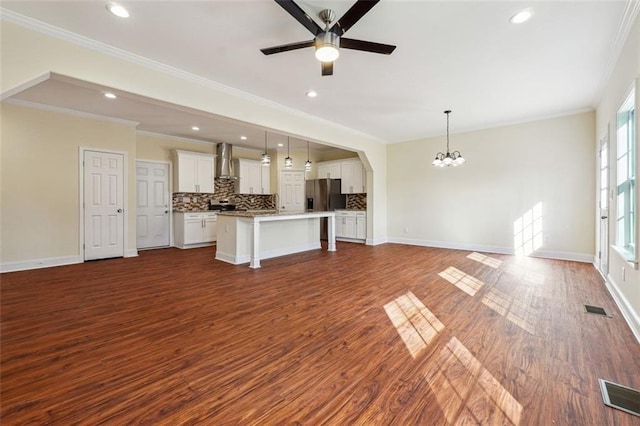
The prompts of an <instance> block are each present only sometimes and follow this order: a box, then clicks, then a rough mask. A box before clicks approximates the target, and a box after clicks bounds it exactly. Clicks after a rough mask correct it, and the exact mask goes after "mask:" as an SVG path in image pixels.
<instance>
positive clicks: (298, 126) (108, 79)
mask: <svg viewBox="0 0 640 426" xmlns="http://www.w3.org/2000/svg"><path fill="white" fill-rule="evenodd" d="M0 42H1V43H2V46H1V47H2V49H1V52H2V60H1V61H0V67H1V69H0V72H1V73H2V80H1V81H0V84H1V93H2V94H7V93H11V92H12V91H15V90H17V89H19V88H20V87H21V86H24V85H28V84H29V83H30V82H32V81H34V80H36V79H38V78H41V77H42V76H43V75H46V74H47V73H50V72H54V73H58V74H61V75H64V76H69V77H72V78H76V79H79V80H83V81H88V82H92V83H96V84H101V85H105V86H108V87H113V88H114V89H116V90H123V91H127V92H130V93H133V94H138V95H141V96H147V97H150V98H153V99H158V100H160V101H165V102H170V103H174V104H177V105H183V106H187V107H190V108H194V109H196V110H201V111H205V112H209V113H213V114H218V115H221V116H224V117H228V118H231V119H236V120H240V121H250V122H251V123H253V124H255V125H257V126H261V127H264V128H268V129H271V130H272V131H274V132H278V133H281V134H286V135H291V136H292V137H296V138H298V139H303V140H313V141H318V142H320V143H326V144H328V145H331V146H335V147H339V148H344V149H347V150H352V151H357V152H360V153H361V154H362V155H361V157H364V159H365V163H366V164H367V166H368V167H370V168H371V169H372V170H373V171H374V173H371V174H370V175H368V180H369V181H368V182H367V188H369V190H370V191H371V192H372V193H375V197H373V194H370V200H369V202H368V204H367V208H368V212H369V219H370V220H369V221H368V226H370V229H369V235H370V236H371V237H372V241H374V242H383V241H385V240H386V202H387V199H386V192H385V191H386V181H385V177H386V146H385V145H384V143H383V142H382V141H381V140H380V139H377V138H375V137H373V136H367V135H364V134H362V133H360V132H356V131H353V130H351V129H348V128H346V127H344V126H340V125H331V124H329V123H327V122H326V121H325V120H318V119H316V118H314V117H312V116H310V115H305V114H300V113H294V112H291V111H290V110H286V109H278V108H273V104H272V103H267V102H257V101H255V100H254V99H249V98H244V97H240V96H238V95H237V94H236V93H233V92H231V91H229V90H226V89H224V88H222V87H219V86H217V85H215V84H207V83H205V82H203V81H202V80H201V79H194V78H189V77H188V76H186V75H179V73H174V72H164V71H162V70H160V69H159V68H157V67H153V66H147V65H145V64H142V63H141V61H137V60H127V59H124V58H122V57H116V56H112V55H109V54H106V53H102V52H99V51H97V50H92V49H90V48H89V47H85V46H83V45H79V44H75V43H73V42H70V41H65V40H62V39H59V38H55V37H51V36H47V35H44V34H42V33H39V32H36V31H33V30H29V29H26V28H24V27H21V26H19V25H16V24H13V23H9V22H4V21H3V22H2V25H1V26H0ZM369 222H371V224H370V225H369Z"/></svg>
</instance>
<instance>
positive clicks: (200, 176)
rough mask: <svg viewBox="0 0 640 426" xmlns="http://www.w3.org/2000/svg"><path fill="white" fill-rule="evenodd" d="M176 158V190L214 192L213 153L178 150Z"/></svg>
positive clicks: (175, 153)
mask: <svg viewBox="0 0 640 426" xmlns="http://www.w3.org/2000/svg"><path fill="white" fill-rule="evenodd" d="M174 159H175V161H174V168H175V173H174V176H175V178H174V192H204V193H211V194H212V193H213V192H214V191H213V189H214V188H213V170H214V168H215V167H214V161H215V157H214V156H213V155H212V154H203V153H200V152H191V151H180V150H176V151H174Z"/></svg>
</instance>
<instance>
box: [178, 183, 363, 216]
mask: <svg viewBox="0 0 640 426" xmlns="http://www.w3.org/2000/svg"><path fill="white" fill-rule="evenodd" d="M215 191H216V192H215V193H213V194H203V193H192V192H175V193H173V200H172V206H173V210H174V211H177V212H190V211H201V210H207V209H209V201H211V200H216V201H218V200H229V203H230V204H235V205H236V206H238V207H239V208H244V209H249V210H271V209H275V208H276V200H275V195H273V194H269V195H255V194H236V192H235V181H234V180H232V179H221V178H215ZM185 199H188V201H185ZM347 209H349V210H366V209H367V194H347Z"/></svg>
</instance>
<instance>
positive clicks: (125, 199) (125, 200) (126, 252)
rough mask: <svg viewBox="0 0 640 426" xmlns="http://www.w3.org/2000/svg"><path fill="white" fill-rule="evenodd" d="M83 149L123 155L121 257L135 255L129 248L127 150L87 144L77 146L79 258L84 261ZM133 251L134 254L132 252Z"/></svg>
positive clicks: (135, 251)
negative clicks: (115, 149)
mask: <svg viewBox="0 0 640 426" xmlns="http://www.w3.org/2000/svg"><path fill="white" fill-rule="evenodd" d="M85 151H93V152H104V153H107V154H121V155H122V156H123V163H124V164H123V170H122V179H123V186H124V188H123V191H122V196H123V204H124V206H123V210H124V212H123V216H124V217H123V220H124V223H123V227H122V229H123V232H124V236H123V238H122V244H123V250H122V257H135V256H137V255H138V251H137V249H129V248H128V247H129V237H128V234H129V207H130V206H129V153H128V152H127V151H114V150H111V149H102V148H92V147H87V146H79V147H78V181H79V185H78V188H79V191H80V193H79V194H78V199H79V203H78V209H79V210H80V211H79V213H78V215H79V218H80V220H79V221H78V222H79V223H80V229H79V232H78V234H79V237H80V238H79V242H78V252H79V253H80V259H82V262H84V254H85V253H84V248H83V245H84V207H83V206H84V166H83V162H84V153H85ZM134 253H135V254H134Z"/></svg>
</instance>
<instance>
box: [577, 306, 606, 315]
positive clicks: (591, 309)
mask: <svg viewBox="0 0 640 426" xmlns="http://www.w3.org/2000/svg"><path fill="white" fill-rule="evenodd" d="M584 309H585V310H586V311H587V313H588V314H596V315H602V316H604V317H611V315H609V314H608V313H607V311H605V310H604V308H601V307H600V306H591V305H584Z"/></svg>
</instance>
